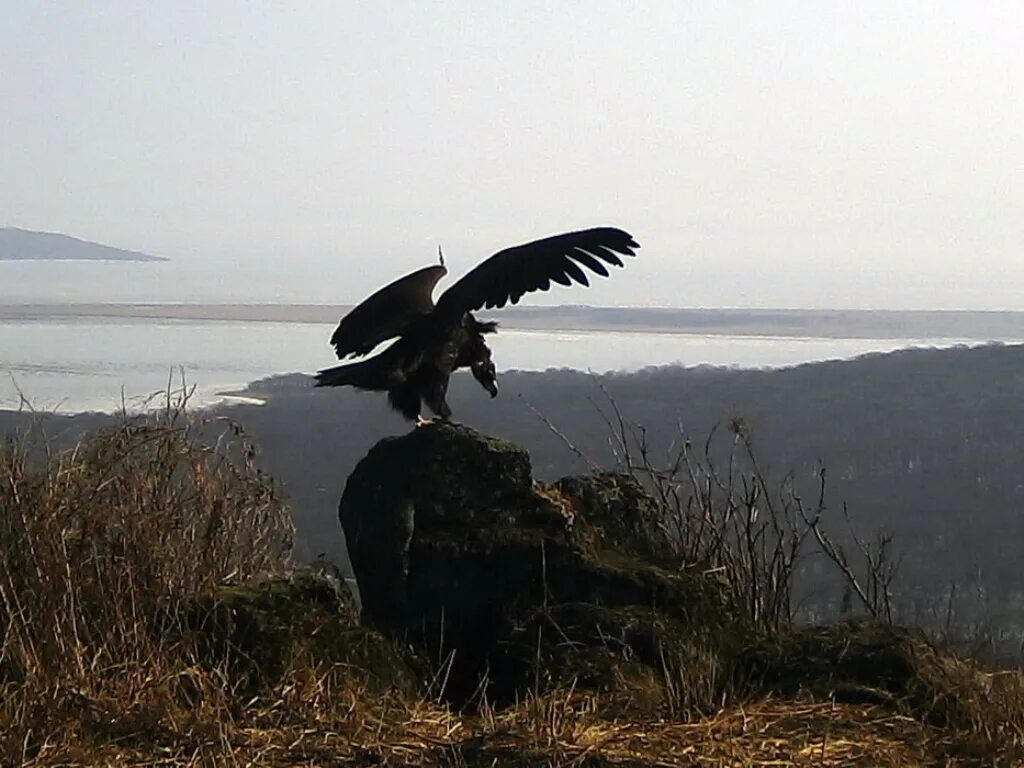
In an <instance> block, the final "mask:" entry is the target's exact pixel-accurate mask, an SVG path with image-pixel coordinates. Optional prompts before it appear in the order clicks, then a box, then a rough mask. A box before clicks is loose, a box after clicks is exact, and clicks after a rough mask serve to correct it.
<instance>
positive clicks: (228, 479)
mask: <svg viewBox="0 0 1024 768" xmlns="http://www.w3.org/2000/svg"><path fill="white" fill-rule="evenodd" d="M204 428H205V429H207V430H210V428H211V425H210V424H203V423H200V422H196V421H194V420H192V419H190V418H189V417H188V416H187V415H186V414H185V412H184V410H183V408H182V407H178V406H173V405H169V406H168V408H167V409H166V410H165V411H164V412H163V413H162V414H160V415H158V416H155V417H152V418H150V419H148V420H146V421H129V420H127V419H126V420H125V421H124V423H122V424H121V425H120V426H118V427H117V428H114V429H111V430H109V431H106V432H103V433H100V434H98V435H96V436H94V437H92V438H91V439H89V440H87V441H85V442H83V443H81V444H79V445H77V446H75V447H74V448H72V449H70V450H66V451H61V452H59V453H51V451H50V447H49V445H48V444H47V443H46V442H45V441H42V440H40V439H39V436H38V435H31V434H30V435H26V436H22V438H21V439H19V440H9V441H8V442H7V444H6V445H5V446H4V447H3V448H0V633H2V635H0V636H2V639H3V650H2V653H0V685H2V693H0V755H3V757H4V758H6V760H7V761H9V762H10V763H12V764H16V763H17V762H19V761H25V760H27V759H29V758H30V757H32V756H33V755H35V754H38V753H42V752H45V751H46V750H47V749H48V748H49V747H50V746H51V745H53V744H58V743H66V742H68V741H69V740H70V741H73V740H80V739H85V740H88V739H89V738H90V737H91V734H93V733H95V732H108V733H109V732H110V731H113V732H117V731H119V730H121V729H126V730H128V731H132V730H136V731H138V730H142V731H145V730H147V729H152V730H158V729H159V728H161V727H163V724H162V719H163V715H162V713H163V712H164V711H165V710H167V709H169V707H170V705H171V704H172V703H178V702H181V703H187V704H191V705H195V706H196V707H197V709H198V710H202V709H203V708H204V707H205V708H212V709H213V710H215V711H218V712H219V711H221V710H223V709H225V708H227V707H229V706H230V705H231V700H230V695H229V694H230V691H226V690H224V687H223V686H222V685H220V684H219V682H218V680H217V679H216V676H215V675H210V674H206V673H199V672H198V671H197V659H196V658H195V654H194V652H193V649H192V648H191V647H190V646H189V644H188V643H187V642H186V641H185V640H180V639H179V640H171V639H169V638H171V637H174V636H175V634H176V633H175V632H173V629H174V627H175V625H176V623H177V621H178V617H179V615H180V614H181V612H182V610H183V609H184V607H185V606H186V605H187V604H188V602H189V601H190V600H193V599H194V598H195V596H196V595H197V594H201V593H203V592H205V591H208V590H210V589H212V588H213V587H214V586H216V585H218V584H222V583H224V582H227V581H230V580H238V579H247V578H252V577H255V576H260V575H263V574H266V573H270V572H273V571H275V570H279V569H281V568H282V567H284V566H285V565H286V558H287V554H288V552H289V551H290V547H291V538H292V524H291V518H290V515H289V512H288V510H287V508H286V507H285V506H284V505H283V504H282V502H281V501H280V499H279V498H278V495H277V491H276V489H275V487H274V485H273V483H272V482H271V481H270V479H269V478H267V477H266V476H265V475H263V474H262V473H261V472H260V471H259V470H258V469H257V468H256V467H255V466H254V464H253V456H254V452H253V450H252V447H251V446H250V445H248V444H247V443H246V442H245V440H244V439H243V437H242V436H241V434H240V432H239V431H238V430H237V429H235V428H233V427H231V425H222V428H221V429H220V430H218V431H219V432H221V433H222V434H220V439H219V440H217V442H216V444H215V445H214V446H213V447H208V446H207V445H204V443H203V442H202V441H200V440H198V439H197V438H196V435H195V432H196V431H197V430H199V429H204ZM177 634H178V635H180V634H181V633H177Z"/></svg>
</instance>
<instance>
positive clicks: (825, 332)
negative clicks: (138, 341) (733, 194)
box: [0, 302, 1024, 342]
mask: <svg viewBox="0 0 1024 768" xmlns="http://www.w3.org/2000/svg"><path fill="white" fill-rule="evenodd" d="M350 309H351V305H346V304H159V303H124V304H120V303H83V304H55V303H42V302H26V303H0V323H3V322H32V321H47V320H76V319H78V320H176V321H185V322H245V323H316V324H324V325H334V324H335V323H337V322H338V320H339V319H340V318H341V317H343V316H344V315H345V314H346V313H347V312H348V311H349V310H350ZM479 314H481V315H482V316H489V315H490V313H489V312H486V311H485V312H480V313H479ZM495 314H497V319H498V322H499V326H500V327H502V328H506V329H509V330H521V331H549V332H557V331H566V332H583V331H592V332H622V333H675V334H699V335H707V336H745V337H776V338H820V339H858V338H873V339H904V338H944V339H964V340H978V341H1003V342H1012V341H1024V312H1019V311H1011V310H990V311H974V310H836V309H693V308H689V309H687V308H678V309H672V308H651V307H588V306H576V305H574V306H556V307H510V308H506V309H504V310H502V311H501V312H498V313H495Z"/></svg>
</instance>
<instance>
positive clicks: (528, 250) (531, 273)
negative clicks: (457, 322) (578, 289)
mask: <svg viewBox="0 0 1024 768" xmlns="http://www.w3.org/2000/svg"><path fill="white" fill-rule="evenodd" d="M639 247H640V246H639V244H638V243H637V242H636V241H635V240H633V237H632V236H631V235H630V234H629V233H628V232H624V231H623V230H621V229H615V228H614V227H596V228H594V229H584V230H580V231H578V232H567V233H565V234H562V235H554V236H553V237H545V238H544V239H542V240H535V241H533V242H531V243H526V244H525V245H517V246H514V247H512V248H506V249H505V250H503V251H499V252H498V253H496V254H494V255H493V256H491V257H490V258H489V259H486V260H485V261H483V262H481V263H480V264H478V265H477V266H476V267H474V268H473V269H471V270H470V271H469V272H468V273H466V275H465V276H463V277H462V279H460V280H459V281H458V282H457V283H455V284H454V285H453V286H451V287H450V288H449V289H448V290H447V291H445V292H444V293H443V294H442V295H441V298H440V299H438V302H437V311H438V312H440V313H445V314H450V315H452V316H455V315H461V313H463V312H471V311H473V310H475V309H480V308H481V307H498V308H500V307H504V306H505V305H506V304H510V303H511V304H516V303H518V302H519V299H521V298H522V297H523V295H524V294H527V293H530V292H531V291H546V290H548V288H550V287H551V283H552V282H555V283H558V284H560V285H572V283H573V280H575V281H576V282H578V283H580V284H582V285H589V284H590V283H589V281H588V280H587V276H586V273H585V272H584V271H583V270H582V269H580V265H582V266H584V267H587V268H588V269H590V270H591V271H593V272H595V273H596V274H598V275H600V276H602V277H607V276H608V269H607V268H606V267H605V266H604V264H602V262H605V263H608V264H611V265H613V266H616V267H621V266H623V262H622V259H621V258H620V255H621V256H635V255H636V253H635V250H634V249H636V248H639Z"/></svg>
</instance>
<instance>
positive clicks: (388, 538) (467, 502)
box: [339, 423, 735, 698]
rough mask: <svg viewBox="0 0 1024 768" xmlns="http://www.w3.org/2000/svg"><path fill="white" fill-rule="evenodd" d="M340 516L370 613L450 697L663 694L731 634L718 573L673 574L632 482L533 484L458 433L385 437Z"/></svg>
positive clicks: (509, 460)
mask: <svg viewBox="0 0 1024 768" xmlns="http://www.w3.org/2000/svg"><path fill="white" fill-rule="evenodd" d="M339 515H340V518H341V523H342V526H343V527H344V530H345V537H346V540H347V544H348V550H349V557H350V559H351V563H352V567H353V570H354V572H355V576H356V580H357V582H358V585H359V591H360V597H361V600H362V620H363V621H364V622H366V623H367V624H369V625H371V626H373V627H376V628H378V629H380V630H382V631H384V632H385V633H387V634H389V635H391V636H392V637H396V638H401V639H402V640H405V641H409V642H411V643H413V644H414V645H416V646H419V647H420V648H421V649H423V650H425V651H427V652H429V653H430V654H431V655H432V656H433V657H434V659H435V662H436V663H438V664H439V665H443V666H444V669H445V679H446V680H447V691H446V692H447V694H448V695H449V696H450V697H452V698H459V697H461V696H466V695H469V694H470V693H472V692H473V691H475V690H478V684H479V682H480V681H481V680H482V679H484V678H485V677H486V679H487V681H488V683H489V685H490V689H489V695H491V696H492V697H499V698H500V697H501V696H505V695H507V696H512V695H519V694H522V693H524V692H525V690H524V689H526V688H530V687H536V686H537V685H538V684H539V683H544V684H545V685H548V684H550V685H556V684H560V683H568V682H570V681H571V682H575V683H577V684H584V685H587V686H589V687H592V688H596V689H602V688H605V687H609V686H608V685H606V684H607V683H608V682H609V681H611V680H614V681H616V685H617V686H618V687H619V688H621V687H622V686H621V683H622V681H623V680H635V681H638V682H637V685H638V686H639V687H640V688H644V689H647V688H650V687H651V686H652V685H653V686H654V687H655V688H657V687H658V686H659V685H660V684H661V683H659V682H658V681H662V682H663V681H664V678H665V666H666V664H667V663H668V662H667V661H666V660H667V659H675V658H684V657H690V656H692V655H693V654H695V653H701V652H703V651H702V650H701V649H706V648H715V647H718V646H719V645H721V643H722V634H723V630H724V629H725V627H727V626H735V622H734V620H733V619H732V617H731V616H730V612H729V611H728V608H727V606H726V600H725V598H724V590H723V589H722V585H721V584H720V583H719V582H718V581H716V580H715V578H714V577H711V576H708V575H705V574H703V573H701V572H700V570H699V569H692V570H689V569H680V568H678V567H669V561H668V559H667V549H666V547H665V545H664V540H663V538H662V537H661V534H660V527H659V525H658V522H659V520H658V512H657V506H656V505H655V504H654V503H653V501H652V500H651V499H650V498H649V497H648V496H647V495H646V494H645V493H644V492H643V490H642V489H641V488H640V487H639V485H638V484H637V483H636V482H635V481H633V480H632V479H630V478H626V477H622V476H617V475H599V476H595V477H593V478H571V479H565V480H562V481H560V482H559V483H557V484H555V485H553V486H545V485H542V484H539V483H535V482H534V481H533V480H532V477H531V468H530V459H529V455H528V454H527V453H526V451H525V450H523V449H522V448H519V447H518V446H515V445H513V444H511V443H508V442H505V441H502V440H497V439H494V438H490V437H485V436H483V435H480V434H479V433H477V432H475V431H473V430H471V429H468V428H466V427H463V426H459V425H455V424H450V423H435V424H432V425H429V426H425V427H420V428H418V429H416V430H414V431H412V432H411V433H409V434H408V435H405V436H401V437H396V438H388V439H385V440H382V441H381V442H379V443H378V444H377V445H376V446H375V447H374V448H373V449H372V450H371V451H370V452H369V453H368V454H367V456H366V457H365V458H364V459H363V460H362V461H361V462H360V463H359V464H358V465H357V466H356V468H355V470H354V471H353V472H352V475H351V476H350V477H349V479H348V483H347V485H346V487H345V491H344V494H343V496H342V499H341V504H340V510H339ZM626 667H629V669H628V670H626V669H625V668H626ZM541 671H543V675H541V674H540V673H541ZM542 677H543V680H542V679H541V678H542ZM602 681H603V682H602ZM654 698H657V695H655V696H654Z"/></svg>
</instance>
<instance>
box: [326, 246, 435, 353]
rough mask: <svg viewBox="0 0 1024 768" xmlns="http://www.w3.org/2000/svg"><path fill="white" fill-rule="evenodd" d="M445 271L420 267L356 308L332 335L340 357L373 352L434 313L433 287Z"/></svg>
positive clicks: (332, 340)
mask: <svg viewBox="0 0 1024 768" xmlns="http://www.w3.org/2000/svg"><path fill="white" fill-rule="evenodd" d="M446 274H448V270H447V269H445V268H444V267H443V266H440V265H434V266H432V267H424V268H423V269H418V270H416V271H415V272H412V273H410V274H408V275H406V276H405V277H401V278H399V279H398V280H395V282H393V283H391V284H390V285H386V286H384V287H383V288H381V289H380V290H379V291H377V292H376V293H374V294H373V295H372V296H370V297H369V298H367V299H366V300H365V301H363V302H362V303H361V304H359V305H358V306H357V307H355V308H354V309H353V310H352V311H350V312H349V313H348V314H347V315H345V317H343V318H342V319H341V323H340V324H339V325H338V327H337V329H336V330H335V331H334V335H332V336H331V344H332V345H333V346H334V351H335V352H337V354H338V359H340V360H343V359H345V357H347V356H349V355H365V354H367V353H368V352H371V351H373V348H374V347H376V346H377V345H378V344H380V343H381V342H382V341H387V340H388V339H390V338H393V337H395V336H399V335H400V334H401V333H402V332H403V331H404V330H405V329H406V328H407V327H408V326H409V324H410V323H411V322H412V321H414V320H415V319H416V318H417V317H420V316H422V315H425V314H428V313H429V312H431V311H432V310H433V309H434V300H433V297H432V294H433V292H434V286H435V285H437V281H438V280H440V279H441V278H442V277H444V276H445V275H446Z"/></svg>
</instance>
